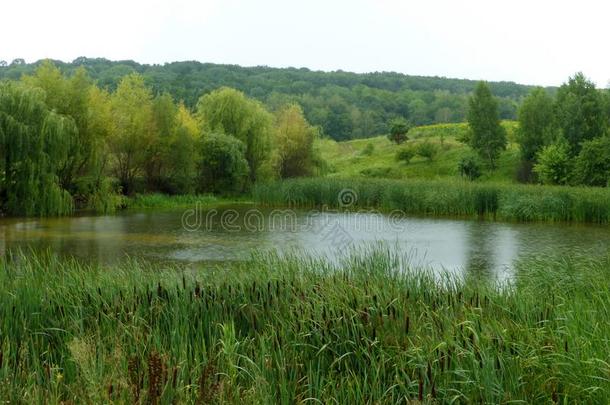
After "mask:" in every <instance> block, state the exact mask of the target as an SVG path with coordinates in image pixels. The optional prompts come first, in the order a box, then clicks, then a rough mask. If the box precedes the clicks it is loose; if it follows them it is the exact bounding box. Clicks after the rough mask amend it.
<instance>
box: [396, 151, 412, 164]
mask: <svg viewBox="0 0 610 405" xmlns="http://www.w3.org/2000/svg"><path fill="white" fill-rule="evenodd" d="M413 156H415V151H414V150H413V148H402V149H400V150H399V151H398V152H396V160H397V161H399V162H400V161H402V162H405V163H409V162H410V161H411V159H413Z"/></svg>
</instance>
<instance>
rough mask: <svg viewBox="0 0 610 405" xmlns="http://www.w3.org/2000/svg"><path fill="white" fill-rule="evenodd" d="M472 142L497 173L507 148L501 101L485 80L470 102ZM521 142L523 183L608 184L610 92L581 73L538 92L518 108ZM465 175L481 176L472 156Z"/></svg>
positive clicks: (464, 166) (464, 168) (462, 167)
mask: <svg viewBox="0 0 610 405" xmlns="http://www.w3.org/2000/svg"><path fill="white" fill-rule="evenodd" d="M467 119H468V123H469V127H470V133H469V136H468V139H465V140H464V141H465V142H467V143H468V144H469V145H470V146H471V147H472V149H473V150H474V151H476V152H477V154H478V157H479V158H481V159H483V160H484V161H485V162H487V164H488V166H489V167H491V168H492V169H493V168H494V166H495V162H496V160H497V158H498V157H499V155H500V153H501V152H502V151H503V150H505V149H506V146H507V143H508V141H507V138H506V132H505V131H504V129H503V128H502V126H501V125H500V116H499V112H498V101H497V99H496V98H495V97H493V95H492V92H491V90H490V88H489V86H488V85H487V84H486V83H484V82H481V83H479V85H478V86H477V88H476V90H475V92H474V94H473V96H472V97H471V98H470V101H469V109H468V114H467ZM518 124H519V125H518V131H517V139H516V141H517V143H518V144H519V148H520V156H521V163H520V167H519V172H518V173H517V177H518V179H519V180H521V181H523V182H540V183H543V184H551V185H568V184H570V185H586V186H604V187H605V186H607V185H608V184H609V182H610V131H609V130H610V92H608V90H599V89H597V88H596V87H595V84H594V83H593V82H591V81H590V80H589V79H587V78H586V77H585V76H584V75H583V74H582V73H577V74H575V75H574V76H573V77H570V78H569V79H568V81H567V82H566V83H564V84H563V85H561V86H560V87H559V88H558V89H557V91H556V92H552V93H551V92H549V91H547V90H546V89H544V88H541V87H538V88H534V89H533V90H532V91H531V92H530V93H529V95H528V96H527V97H526V98H525V99H524V101H523V103H522V104H521V106H520V107H519V110H518ZM460 171H461V172H462V174H463V175H465V176H467V177H470V178H473V177H477V174H479V173H480V171H479V169H478V167H477V163H476V162H475V161H473V159H472V158H467V159H465V160H464V161H462V162H460Z"/></svg>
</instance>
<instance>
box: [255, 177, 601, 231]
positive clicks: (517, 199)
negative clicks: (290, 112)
mask: <svg viewBox="0 0 610 405" xmlns="http://www.w3.org/2000/svg"><path fill="white" fill-rule="evenodd" d="M346 191H347V192H348V193H349V194H352V195H354V196H355V198H354V199H352V200H349V201H342V199H341V196H345V194H346ZM253 196H254V200H255V201H256V202H257V203H259V204H263V205H272V206H286V205H288V206H292V207H328V208H348V209H370V208H375V209H380V210H384V211H387V212H389V211H394V210H397V211H401V212H403V213H405V214H413V215H432V216H452V217H467V218H477V217H483V218H493V219H498V220H505V221H518V222H535V221H545V222H583V223H597V224H607V223H609V222H610V190H608V189H605V188H588V187H552V186H535V185H510V184H494V183H477V182H469V181H459V180H458V181H429V180H384V179H341V178H308V179H305V178H304V179H295V180H287V181H281V182H273V183H266V184H259V185H257V186H256V187H255V189H254V192H253ZM346 203H347V204H346Z"/></svg>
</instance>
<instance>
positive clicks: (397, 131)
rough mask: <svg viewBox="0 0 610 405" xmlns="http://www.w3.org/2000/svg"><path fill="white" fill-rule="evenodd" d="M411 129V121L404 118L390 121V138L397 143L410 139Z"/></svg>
mask: <svg viewBox="0 0 610 405" xmlns="http://www.w3.org/2000/svg"><path fill="white" fill-rule="evenodd" d="M410 129H411V123H410V122H409V121H407V120H405V119H404V118H402V117H400V118H396V119H394V120H392V122H391V123H390V134H389V135H388V139H389V140H390V141H392V142H394V143H396V144H397V145H400V144H401V143H403V142H405V141H407V140H409V138H408V137H407V134H408V133H409V130H410Z"/></svg>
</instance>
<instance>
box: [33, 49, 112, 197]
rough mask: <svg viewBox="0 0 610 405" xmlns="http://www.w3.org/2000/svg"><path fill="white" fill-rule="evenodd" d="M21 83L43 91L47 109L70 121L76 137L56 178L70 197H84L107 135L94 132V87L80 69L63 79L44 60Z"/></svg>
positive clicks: (95, 178) (92, 182)
mask: <svg viewBox="0 0 610 405" xmlns="http://www.w3.org/2000/svg"><path fill="white" fill-rule="evenodd" d="M23 81H24V82H25V83H27V84H28V85H30V86H32V87H38V88H40V89H42V90H44V94H45V103H46V104H47V105H48V106H49V108H51V109H52V110H55V111H56V112H57V113H59V114H63V115H67V116H70V117H72V118H73V119H74V122H75V124H76V128H77V130H78V134H77V136H76V137H74V138H73V139H72V141H73V142H72V143H71V144H70V145H69V150H68V159H66V161H65V162H64V166H63V167H60V169H59V172H58V176H59V179H60V182H61V184H62V186H63V187H64V188H66V189H67V190H69V191H70V192H71V193H72V194H79V195H81V196H83V194H85V196H84V197H85V198H87V196H86V194H88V193H90V192H91V190H92V189H93V188H94V187H95V184H96V183H98V182H99V173H100V166H99V165H100V164H101V162H102V160H101V157H100V156H99V153H100V152H101V151H103V144H104V142H105V141H106V138H105V137H106V135H107V134H106V132H100V131H98V130H96V128H95V124H93V123H92V121H95V120H96V119H97V117H96V115H95V113H92V111H91V110H92V106H91V105H90V104H91V96H92V93H93V92H94V91H95V90H97V87H96V86H94V85H93V83H92V81H91V79H90V78H89V76H88V74H87V72H86V70H85V69H84V68H83V67H81V68H79V69H77V70H76V71H75V72H74V74H73V75H72V76H70V77H67V76H65V75H63V74H62V73H61V71H60V70H59V69H58V68H57V67H56V66H55V65H54V64H53V63H52V62H51V61H44V62H43V63H42V64H41V65H40V66H39V67H38V68H37V69H36V71H35V72H34V74H33V75H31V76H25V77H24V78H23ZM93 108H95V106H93Z"/></svg>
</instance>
